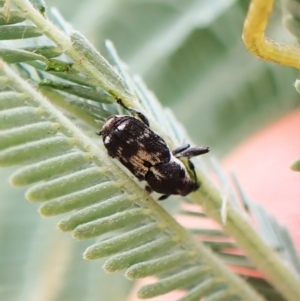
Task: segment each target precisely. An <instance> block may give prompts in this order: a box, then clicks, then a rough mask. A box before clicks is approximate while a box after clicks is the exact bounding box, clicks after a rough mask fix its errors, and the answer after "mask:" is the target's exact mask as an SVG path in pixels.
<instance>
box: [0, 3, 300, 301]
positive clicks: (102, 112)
mask: <svg viewBox="0 0 300 301" xmlns="http://www.w3.org/2000/svg"><path fill="white" fill-rule="evenodd" d="M1 4H2V5H4V6H3V19H2V21H1V24H0V25H1V27H0V39H1V40H11V41H15V44H14V43H12V44H11V45H13V46H9V47H7V46H6V47H4V46H3V47H1V49H0V55H1V57H2V60H3V61H1V68H0V85H1V93H0V110H1V111H0V165H1V166H2V167H9V166H17V167H18V168H17V169H16V170H15V171H14V172H13V174H12V175H11V177H10V182H11V183H12V184H13V185H15V186H29V188H28V189H27V192H26V197H27V199H28V200H30V201H32V202H38V203H41V206H40V209H39V211H40V213H41V214H42V215H44V216H56V215H60V214H66V215H64V217H63V218H62V219H61V220H60V222H59V223H58V227H59V229H60V230H61V231H65V232H68V231H72V235H73V237H74V238H76V239H78V240H85V239H90V238H95V237H99V236H102V237H104V239H103V240H99V241H97V242H96V243H92V244H91V245H90V246H89V247H88V248H87V249H86V251H85V253H84V258H85V259H88V260H94V259H99V258H103V257H108V259H107V260H106V262H105V264H104V269H105V270H106V271H107V272H116V271H121V270H125V276H126V277H127V278H128V279H140V278H144V277H148V276H157V281H155V282H154V283H152V284H148V285H145V286H143V287H142V288H141V289H140V290H139V291H138V296H139V297H140V298H143V299H146V298H151V297H154V296H158V295H162V294H166V293H168V292H171V291H173V290H176V289H185V290H186V294H185V295H184V296H183V297H182V298H180V299H179V300H181V301H183V300H185V301H188V300H189V301H192V300H195V301H196V300H199V299H200V298H202V297H206V300H265V299H264V297H262V295H265V296H267V297H270V298H272V300H283V299H282V297H281V295H280V294H279V293H278V292H277V290H278V291H280V293H281V294H282V295H284V296H285V297H286V298H287V300H296V298H297V296H299V288H297V281H298V278H297V276H295V275H296V274H295V273H294V271H292V270H291V269H289V268H287V267H286V266H285V265H284V264H283V263H282V261H281V259H280V257H279V256H277V254H275V252H273V251H272V250H271V248H270V247H269V246H268V245H267V244H265V243H264V242H263V240H262V239H261V237H260V236H259V235H258V234H257V233H255V231H254V229H253V228H252V227H251V226H250V223H249V220H250V218H249V215H247V214H249V213H250V214H254V215H255V210H253V208H258V207H255V205H254V204H252V203H251V202H250V201H249V200H247V198H246V197H244V196H242V197H241V199H242V201H243V202H244V204H247V205H245V206H246V209H248V211H247V210H246V212H247V214H246V213H245V211H243V209H242V208H241V207H239V206H238V205H237V202H236V203H235V201H234V197H233V198H231V200H227V199H226V200H225V199H224V197H223V194H222V193H221V192H220V191H219V190H217V189H216V188H215V186H214V185H213V184H212V183H211V181H210V180H209V179H208V178H207V176H205V174H204V172H202V173H201V170H202V171H203V170H204V165H203V162H201V160H198V159H197V160H195V162H196V167H197V172H198V174H199V177H200V181H201V183H202V188H201V189H200V190H199V191H198V192H197V193H195V194H193V195H192V196H191V198H189V199H186V200H185V201H186V202H192V201H193V202H194V203H196V204H200V205H202V206H203V210H204V212H205V214H206V215H209V216H210V217H212V218H214V219H215V220H216V221H218V222H219V223H220V224H221V225H223V227H224V229H225V230H226V233H227V235H231V236H232V237H233V238H234V239H235V241H236V243H237V244H239V245H240V246H242V247H244V251H245V252H246V253H247V254H249V256H250V258H251V259H252V260H253V262H254V264H256V266H257V267H258V268H259V269H261V270H262V271H263V272H265V273H266V275H267V277H268V280H269V281H270V283H271V284H272V286H271V285H270V284H267V283H265V282H264V281H263V280H261V281H258V282H256V283H255V281H253V280H255V279H253V278H251V277H250V278H249V279H250V280H249V283H250V284H252V285H249V284H247V283H246V281H245V280H243V279H241V278H240V277H239V276H237V275H236V274H234V273H233V272H232V271H231V270H229V269H228V268H227V267H226V266H225V264H224V261H225V262H228V263H234V264H235V265H237V266H245V265H247V266H248V267H250V268H252V269H255V268H254V266H253V264H250V263H249V261H248V259H247V258H246V256H235V255H230V254H226V252H224V250H225V248H226V247H228V246H230V247H231V248H232V249H239V248H238V247H237V245H236V244H235V243H234V242H232V241H223V242H222V241H218V242H217V243H215V244H213V243H212V242H210V241H209V239H207V241H206V242H205V243H202V242H200V241H199V240H197V239H196V237H195V236H194V235H193V234H192V233H191V232H190V231H189V230H188V229H185V228H184V227H182V226H181V225H180V224H179V223H178V222H177V221H176V220H175V219H174V218H173V217H172V216H171V215H170V214H169V213H168V212H167V211H166V210H165V209H164V208H163V207H162V206H161V205H160V204H159V203H157V202H156V200H155V198H153V197H152V196H149V195H148V194H147V193H146V192H145V191H144V189H143V187H141V186H140V185H139V183H136V181H135V180H134V179H133V178H132V175H129V174H128V173H127V172H126V171H124V170H123V169H122V168H121V167H120V166H119V165H118V163H116V162H114V161H113V160H112V159H111V158H109V157H108V155H107V154H106V151H105V149H104V148H103V146H102V144H101V143H100V139H99V137H97V136H96V135H95V132H96V130H98V129H99V123H100V124H101V123H102V122H103V120H105V118H106V117H107V116H108V115H110V114H115V113H118V112H120V108H119V107H118V106H115V105H113V103H114V101H115V98H116V97H120V98H122V100H123V101H124V102H125V103H126V104H128V105H129V106H132V107H134V108H135V109H138V110H140V111H142V112H147V116H148V117H149V118H150V124H151V127H152V128H153V129H154V130H155V131H157V132H158V133H160V135H161V136H162V137H164V138H165V139H166V141H167V142H168V144H169V145H170V147H172V148H173V147H174V146H175V145H178V144H179V143H181V142H182V141H183V140H186V139H188V137H187V136H186V133H185V131H184V130H183V128H182V127H181V126H180V124H178V122H177V121H176V119H175V118H174V116H173V115H172V113H171V112H170V111H169V110H166V109H164V108H163V107H162V106H161V105H160V104H159V103H158V101H157V99H156V98H155V96H154V95H153V94H152V92H150V91H149V90H148V89H147V88H146V86H145V84H144V83H143V81H142V80H141V79H140V78H139V77H132V76H131V75H130V73H129V72H128V70H127V68H126V66H125V64H124V63H123V62H122V61H121V60H120V59H119V57H118V55H117V52H116V50H115V49H114V46H113V44H112V43H111V42H109V41H107V42H106V47H107V49H108V52H109V55H110V59H111V61H112V62H113V63H114V66H112V65H111V64H110V63H109V62H108V61H107V60H106V59H105V58H104V57H103V56H102V55H101V54H99V53H98V52H97V50H96V49H95V48H94V47H93V46H92V45H91V44H90V43H89V42H88V41H87V39H86V38H85V37H84V36H83V35H81V34H80V33H79V32H78V31H73V30H72V29H71V28H70V26H68V25H67V24H66V23H64V22H61V20H60V23H59V24H57V25H59V26H60V30H59V29H58V28H57V27H56V26H54V25H53V24H52V23H51V22H49V20H48V19H47V17H46V16H45V9H44V6H43V5H42V4H41V3H38V2H36V3H35V4H34V6H32V5H31V3H30V2H28V1H25V0H14V1H11V2H9V1H5V2H1ZM51 14H52V15H51ZM50 15H51V17H52V19H53V20H58V18H57V19H55V17H56V16H57V15H55V13H53V11H50ZM8 24H9V25H8ZM20 39H22V46H20V45H19V44H18V42H19V40H20ZM24 45H25V46H24ZM215 169H216V171H217V173H218V174H219V176H220V179H221V183H222V185H223V186H225V185H226V186H227V182H226V181H227V179H225V178H224V177H223V175H222V171H221V170H220V168H218V167H216V168H215ZM249 204H251V205H249ZM222 206H224V207H222ZM250 207H252V211H251V210H250V209H249V208H250ZM221 208H225V209H224V210H221ZM220 212H221V213H220ZM261 212H263V213H262V215H260V216H263V217H262V220H264V221H265V222H266V223H269V224H268V226H270V219H269V217H268V216H267V215H266V214H265V212H264V211H263V210H261ZM181 214H183V215H187V216H189V215H193V214H194V215H196V216H198V217H199V220H200V219H201V218H206V215H205V214H200V213H197V212H193V211H190V210H185V211H181ZM273 226H274V228H275V227H279V226H278V224H277V223H276V222H275V221H273ZM261 228H262V229H263V228H264V227H263V226H262V227H261ZM266 228H267V227H265V229H266ZM193 231H194V232H195V233H196V234H202V235H203V234H205V235H207V234H209V236H210V237H215V238H217V237H226V238H228V237H227V236H226V235H225V234H224V232H223V231H221V230H215V229H193ZM281 237H285V238H288V237H289V236H288V235H282V236H281ZM205 244H206V245H209V246H210V248H208V247H207V246H206V245H205ZM280 247H283V248H285V245H281V246H280ZM212 250H214V251H215V252H213V251H212ZM285 250H286V251H287V254H288V256H287V257H286V259H288V260H289V262H292V263H293V264H294V265H295V266H296V269H297V268H298V266H297V264H298V265H299V263H298V260H297V258H296V256H295V252H294V249H293V247H292V246H290V247H289V248H286V249H285ZM216 254H218V256H217V255H216ZM266 255H268V256H269V257H270V261H271V262H272V264H271V263H265V256H266ZM220 258H221V259H223V260H221V259H220ZM274 270H276V271H277V274H276V275H273V274H274ZM262 284H263V287H262V288H260V289H259V286H261V285H262ZM286 287H290V288H292V289H290V290H287V291H286ZM255 289H256V290H255ZM276 289H277V290H276ZM257 290H260V292H261V293H262V295H259V294H258V293H257Z"/></svg>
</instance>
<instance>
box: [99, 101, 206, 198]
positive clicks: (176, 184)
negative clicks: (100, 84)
mask: <svg viewBox="0 0 300 301" xmlns="http://www.w3.org/2000/svg"><path fill="white" fill-rule="evenodd" d="M117 103H118V104H120V105H121V106H122V107H123V108H124V109H125V110H127V111H128V112H130V113H131V114H132V115H133V116H129V115H113V116H110V117H109V118H108V119H107V120H106V121H105V123H104V124H103V127H102V129H101V131H100V132H98V133H97V134H98V135H101V136H102V139H103V144H104V146H105V148H106V149H107V152H108V155H109V156H110V157H112V158H115V159H117V160H119V161H120V162H121V163H122V164H123V165H124V166H125V167H126V168H127V169H128V170H129V171H130V172H131V173H132V174H133V175H134V176H135V177H137V179H138V180H140V181H146V183H147V184H146V187H145V189H146V191H147V192H148V193H151V192H153V191H155V192H157V193H159V194H162V196H161V197H160V198H159V200H164V199H166V198H167V197H169V196H170V195H182V196H186V195H188V194H189V193H191V192H193V191H196V190H197V189H198V188H199V187H200V184H199V183H198V180H197V174H196V171H195V168H194V165H193V163H192V162H191V160H190V158H192V157H195V156H199V155H202V154H205V153H207V152H209V148H208V147H206V146H205V147H190V145H189V144H185V145H182V146H180V147H178V148H176V149H174V150H173V151H171V150H170V148H169V147H168V145H167V143H166V142H165V141H164V139H163V138H162V137H160V136H159V135H158V134H157V133H155V132H154V131H153V130H151V128H150V125H149V121H148V118H147V117H146V116H145V115H144V114H142V113H141V112H138V111H136V110H134V109H132V108H129V107H127V106H125V105H124V103H123V101H122V100H121V99H119V98H118V99H117ZM180 158H187V162H188V165H189V168H190V170H191V171H192V176H193V177H191V176H190V175H189V173H188V171H187V169H186V167H185V166H184V164H183V163H182V162H181V161H180V160H179V159H180Z"/></svg>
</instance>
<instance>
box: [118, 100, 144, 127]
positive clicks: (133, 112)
mask: <svg viewBox="0 0 300 301" xmlns="http://www.w3.org/2000/svg"><path fill="white" fill-rule="evenodd" d="M117 103H118V104H119V105H120V106H121V107H123V108H124V109H125V110H127V111H129V112H130V113H132V114H133V115H137V116H138V117H139V119H140V120H141V121H142V122H143V123H145V124H146V125H147V126H148V127H149V120H148V118H147V117H146V116H145V115H144V114H143V113H141V112H139V111H137V110H135V109H132V108H128V107H127V106H125V105H124V103H123V101H122V99H121V98H117Z"/></svg>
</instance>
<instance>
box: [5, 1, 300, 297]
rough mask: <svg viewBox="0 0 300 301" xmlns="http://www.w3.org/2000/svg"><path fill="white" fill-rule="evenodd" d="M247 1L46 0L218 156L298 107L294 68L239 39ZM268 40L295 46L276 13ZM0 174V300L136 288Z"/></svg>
mask: <svg viewBox="0 0 300 301" xmlns="http://www.w3.org/2000/svg"><path fill="white" fill-rule="evenodd" d="M248 4H249V3H248V1H244V0H239V1H235V0H185V1H178V0H160V1H154V0H153V1H150V0H148V1H147V0H139V1H138V0H131V1H129V0H101V1H95V0H86V1H79V0H73V1H61V0H48V1H47V5H48V9H50V8H51V7H52V6H54V7H56V8H57V9H58V10H59V11H60V12H61V15H62V16H63V17H64V18H65V19H66V20H68V21H69V22H70V23H71V24H72V26H73V28H74V29H76V30H79V31H80V32H81V33H83V34H84V35H85V36H86V37H87V38H88V39H89V40H90V41H91V42H92V43H93V44H94V45H95V47H96V48H98V49H99V50H100V51H101V52H102V54H103V55H104V56H105V55H106V53H105V48H104V41H105V40H106V39H109V40H111V41H112V42H113V43H114V44H115V46H116V49H117V50H118V53H119V55H120V57H121V58H122V59H123V60H124V62H126V63H127V64H128V66H129V67H130V69H131V71H132V73H136V74H139V75H141V77H142V78H143V79H144V81H145V82H146V84H147V85H148V87H149V88H150V89H151V90H152V91H153V92H154V93H155V94H156V95H157V97H158V99H159V100H160V101H161V102H162V103H163V104H164V105H165V106H167V107H170V108H171V109H172V110H173V111H174V113H175V115H176V117H177V119H178V120H179V121H180V122H181V123H182V124H184V126H185V128H186V130H187V132H188V134H189V136H191V138H192V139H193V140H194V142H195V144H199V145H209V146H210V148H211V150H212V151H211V153H212V155H214V156H217V157H218V158H222V157H223V156H224V155H225V154H226V153H228V152H229V151H230V150H231V149H233V148H234V147H235V146H236V145H237V144H238V143H240V142H241V141H242V140H244V139H246V138H247V137H249V135H250V134H252V133H254V132H255V131H257V130H258V129H260V128H261V127H263V126H264V125H265V124H267V123H269V122H270V121H272V120H274V119H275V118H277V117H279V116H281V115H283V114H285V113H286V112H288V111H290V110H292V109H293V108H295V107H296V106H299V96H298V94H297V93H296V91H295V89H294V87H293V82H294V81H295V79H296V77H297V75H298V72H297V71H296V70H294V69H292V68H287V67H282V66H278V65H275V64H272V63H268V62H262V61H260V60H258V59H257V58H254V57H252V56H251V55H250V54H249V53H248V52H247V50H246V48H245V47H244V45H243V43H242V38H241V35H242V26H243V20H244V18H245V15H246V10H247V7H248ZM270 23H271V24H270V26H269V29H268V35H269V36H271V37H272V38H274V40H278V41H281V42H289V43H291V41H293V39H292V37H291V36H290V35H289V33H288V32H287V30H286V29H285V28H284V27H283V26H282V15H281V9H280V4H279V3H278V4H277V6H276V7H275V10H274V13H273V15H272V18H271V22H270ZM10 173H11V170H1V171H0V181H1V186H0V189H1V190H0V191H1V192H0V261H1V262H0V267H1V269H0V300H6V301H10V300H11V301H15V300H20V301H34V300H36V301H46V300H55V301H69V300H70V301H71V300H72V301H79V300H88V301H94V300H101V301H110V300H114V301H118V300H125V298H126V296H127V295H128V293H129V291H130V288H131V285H132V282H129V281H127V280H126V279H125V278H124V277H123V276H122V275H121V274H116V275H107V274H105V273H104V272H103V271H102V269H101V265H102V263H103V262H102V261H97V262H87V261H83V260H82V259H81V257H82V256H81V254H82V252H83V251H84V250H85V247H86V246H87V245H90V242H87V243H85V242H75V241H74V240H73V239H72V238H71V237H70V235H68V234H63V233H60V232H59V231H57V230H56V226H55V224H56V219H53V218H52V219H45V218H41V217H40V216H39V214H38V213H37V212H36V210H37V206H36V205H33V204H29V203H28V202H27V201H26V200H25V197H24V191H25V190H23V189H13V188H11V187H10V186H9V184H8V181H7V179H8V177H9V174H10Z"/></svg>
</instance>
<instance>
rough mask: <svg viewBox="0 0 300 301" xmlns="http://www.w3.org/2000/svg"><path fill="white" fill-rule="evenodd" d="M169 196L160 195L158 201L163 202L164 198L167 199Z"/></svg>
mask: <svg viewBox="0 0 300 301" xmlns="http://www.w3.org/2000/svg"><path fill="white" fill-rule="evenodd" d="M169 196H170V195H169V194H164V195H162V196H161V197H159V198H158V201H163V200H165V199H166V198H168V197H169Z"/></svg>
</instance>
